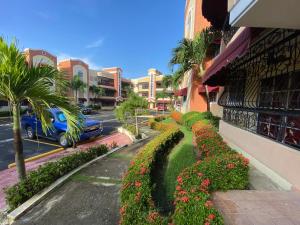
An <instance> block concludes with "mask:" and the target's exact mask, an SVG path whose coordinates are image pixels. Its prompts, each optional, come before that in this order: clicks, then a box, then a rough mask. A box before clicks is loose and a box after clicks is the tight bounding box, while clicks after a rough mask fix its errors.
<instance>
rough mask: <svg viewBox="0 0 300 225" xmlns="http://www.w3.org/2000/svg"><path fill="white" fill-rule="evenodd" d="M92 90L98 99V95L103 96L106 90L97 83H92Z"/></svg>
mask: <svg viewBox="0 0 300 225" xmlns="http://www.w3.org/2000/svg"><path fill="white" fill-rule="evenodd" d="M90 91H91V92H92V94H93V95H94V99H96V98H97V97H98V96H103V95H104V92H105V91H104V89H103V88H102V87H97V86H96V85H92V86H91V87H90Z"/></svg>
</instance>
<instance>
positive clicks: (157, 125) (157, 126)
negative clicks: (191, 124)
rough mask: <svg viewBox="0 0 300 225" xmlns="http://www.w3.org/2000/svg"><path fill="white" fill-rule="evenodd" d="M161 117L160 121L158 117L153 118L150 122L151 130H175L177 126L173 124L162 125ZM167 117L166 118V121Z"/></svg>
mask: <svg viewBox="0 0 300 225" xmlns="http://www.w3.org/2000/svg"><path fill="white" fill-rule="evenodd" d="M160 118H161V117H159V119H157V117H155V118H152V119H150V120H149V126H150V128H151V129H153V130H158V131H166V130H169V129H174V128H176V127H177V125H176V124H173V123H161V122H160V121H162V120H160ZM165 118H166V117H164V119H165Z"/></svg>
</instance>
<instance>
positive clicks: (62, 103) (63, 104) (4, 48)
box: [0, 38, 81, 180]
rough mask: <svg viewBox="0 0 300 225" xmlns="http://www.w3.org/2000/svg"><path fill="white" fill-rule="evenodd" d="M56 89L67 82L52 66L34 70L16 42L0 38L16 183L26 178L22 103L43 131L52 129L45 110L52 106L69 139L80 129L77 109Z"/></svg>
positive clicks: (0, 79)
mask: <svg viewBox="0 0 300 225" xmlns="http://www.w3.org/2000/svg"><path fill="white" fill-rule="evenodd" d="M53 83H55V87H56V89H59V90H64V88H65V87H66V86H67V81H66V80H65V79H64V76H63V74H62V73H60V72H59V71H58V70H57V69H56V68H53V67H51V66H46V65H43V66H39V67H33V66H31V65H28V64H27V63H26V58H25V55H24V54H23V53H22V52H21V51H20V50H19V49H18V48H17V45H16V42H15V41H12V42H11V43H10V44H9V43H6V42H5V41H4V40H3V39H2V38H0V100H4V101H8V102H9V104H10V106H11V109H12V116H13V137H14V152H15V162H16V167H17V172H18V178H19V180H22V179H25V178H26V169H25V163H24V155H23V142H22V137H21V127H20V109H21V102H23V101H28V102H29V103H30V105H31V107H32V109H33V111H34V112H35V114H36V116H37V117H39V118H40V120H41V124H42V128H43V131H44V132H46V131H47V130H49V129H52V123H51V118H50V113H49V111H48V109H49V108H50V107H51V106H52V105H55V106H56V107H58V108H60V109H61V110H62V112H63V113H64V114H65V116H66V119H67V125H68V132H67V135H68V137H69V138H71V137H72V138H75V139H76V138H77V137H78V135H79V132H80V130H81V125H80V124H79V123H78V120H79V118H78V115H79V110H78V108H77V107H75V106H73V105H71V104H69V101H68V98H67V97H65V95H60V94H57V92H56V91H55V90H54V89H53V86H52V84H53Z"/></svg>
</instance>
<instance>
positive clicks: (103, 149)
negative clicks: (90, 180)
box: [5, 145, 108, 210]
mask: <svg viewBox="0 0 300 225" xmlns="http://www.w3.org/2000/svg"><path fill="white" fill-rule="evenodd" d="M107 152H108V148H107V146H106V145H100V146H98V147H92V148H90V149H88V150H87V151H85V152H78V153H75V154H73V155H69V156H66V157H64V158H61V159H59V160H58V161H56V162H50V163H47V164H45V165H43V166H41V167H39V168H38V169H37V170H35V171H32V172H30V173H29V174H28V175H27V178H26V179H25V180H23V181H20V182H19V183H17V184H15V185H13V186H12V187H9V188H8V189H6V190H5V194H6V201H7V203H8V205H9V207H10V210H13V209H15V208H17V207H18V206H20V205H21V204H22V203H24V202H25V201H27V200H28V199H30V198H31V197H33V196H34V195H35V194H37V193H39V192H40V191H42V190H43V189H44V188H46V187H48V186H50V185H51V184H52V183H53V182H55V181H56V180H57V179H58V178H60V177H62V176H64V175H65V174H67V173H69V172H71V171H72V170H74V169H76V168H77V167H79V166H81V165H83V164H85V163H87V162H89V161H91V160H92V159H94V158H97V157H98V156H101V155H103V154H105V153H107Z"/></svg>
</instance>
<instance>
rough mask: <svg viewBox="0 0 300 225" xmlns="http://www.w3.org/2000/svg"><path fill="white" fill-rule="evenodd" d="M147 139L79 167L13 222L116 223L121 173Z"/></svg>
mask: <svg viewBox="0 0 300 225" xmlns="http://www.w3.org/2000/svg"><path fill="white" fill-rule="evenodd" d="M149 140H151V138H148V139H147V140H144V141H142V142H139V143H135V144H133V145H131V146H129V147H126V148H124V149H123V150H120V151H119V152H116V153H114V154H112V155H110V156H109V157H107V158H105V159H103V160H99V161H97V162H95V163H94V164H92V165H90V166H89V167H88V168H86V169H84V170H82V171H81V172H79V173H78V174H76V175H75V176H73V177H72V178H71V179H70V180H69V181H68V182H66V183H65V184H64V185H63V186H62V187H60V188H58V189H57V190H56V191H55V192H53V193H52V194H50V196H49V197H48V198H46V199H45V200H43V201H42V202H41V203H40V204H38V205H37V206H36V207H34V208H33V209H31V210H30V211H29V212H28V213H27V214H25V215H24V216H23V217H21V218H20V219H19V220H18V221H16V222H15V223H14V225H27V224H28V225H29V224H30V225H32V224H36V225H39V224H43V225H53V224H55V225H81V224H89V225H96V224H101V225H113V224H118V222H119V207H120V202H119V194H120V187H121V179H122V176H123V174H124V172H125V171H126V170H127V167H128V164H129V162H130V159H131V158H132V157H133V156H134V155H135V154H136V153H137V151H138V150H139V149H140V148H141V147H142V146H143V145H145V144H146V142H148V141H149Z"/></svg>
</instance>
